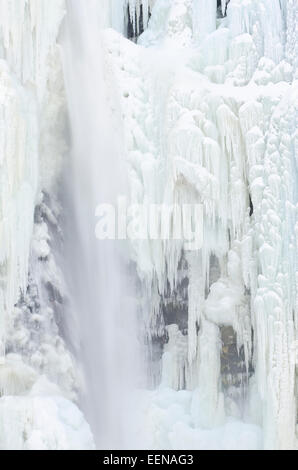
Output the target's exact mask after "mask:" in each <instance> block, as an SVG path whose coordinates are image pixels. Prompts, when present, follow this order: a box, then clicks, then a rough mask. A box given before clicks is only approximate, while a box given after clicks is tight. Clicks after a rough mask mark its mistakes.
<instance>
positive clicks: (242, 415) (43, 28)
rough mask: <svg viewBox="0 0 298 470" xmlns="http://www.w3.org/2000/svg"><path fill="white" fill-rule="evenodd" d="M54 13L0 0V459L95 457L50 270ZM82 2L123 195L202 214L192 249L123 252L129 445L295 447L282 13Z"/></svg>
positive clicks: (291, 213) (259, 2)
mask: <svg viewBox="0 0 298 470" xmlns="http://www.w3.org/2000/svg"><path fill="white" fill-rule="evenodd" d="M75 1H76V2H81V1H84V0H75ZM70 3H71V2H65V1H64V0H51V1H47V0H0V59H1V60H0V107H1V114H0V119H1V125H0V135H1V139H0V142H1V152H0V178H1V181H0V183H1V184H0V240H1V243H0V362H1V365H0V397H1V398H0V448H3V449H11V448H17V449H32V448H38V449H39V448H41V449H45V448H50V449H56V448H57V449H66V448H93V446H94V443H93V438H92V435H91V433H90V429H89V426H88V424H87V423H86V421H85V419H84V418H83V416H82V414H81V412H80V411H79V410H78V407H77V404H76V403H77V396H78V395H77V392H78V390H79V389H80V388H81V387H82V385H81V377H80V372H81V371H80V367H77V366H76V365H75V364H74V360H73V356H72V353H71V352H70V346H69V343H70V342H68V339H67V333H66V332H65V325H66V324H67V320H66V319H65V316H67V315H68V314H69V292H68V288H67V285H66V279H65V277H67V276H66V275H65V271H64V272H63V269H62V268H61V260H63V257H64V248H63V246H64V245H63V243H64V240H63V235H64V234H63V233H62V232H61V228H62V227H63V224H62V213H63V198H61V184H62V183H61V181H62V179H61V175H62V172H63V171H64V172H65V165H67V162H68V158H69V155H68V145H69V136H68V127H67V109H68V112H69V114H70V115H71V109H73V108H72V106H75V105H76V104H78V102H76V100H75V99H74V97H73V95H71V93H70V94H69V89H68V93H67V95H66V92H65V83H67V79H68V78H69V77H67V74H65V69H64V76H63V67H62V59H61V58H62V57H63V54H60V52H61V47H63V46H61V44H60V43H59V38H60V31H61V24H62V20H63V17H64V16H65V14H66V15H69V14H70V10H69V4H70ZM91 4H92V8H94V9H95V10H94V11H97V13H98V22H99V23H100V26H99V27H100V28H101V31H100V37H99V36H96V37H98V38H99V42H98V43H100V47H99V46H98V49H100V55H101V63H102V64H104V65H102V67H104V71H102V70H101V71H100V75H101V74H102V73H103V75H104V77H105V78H103V82H102V83H104V80H106V82H107V83H108V85H107V84H105V85H104V86H107V88H108V89H109V101H108V103H109V106H110V107H111V110H112V115H116V117H117V121H116V122H117V126H118V129H117V131H118V132H119V135H121V136H122V137H123V138H122V137H121V139H122V140H121V139H120V138H119V146H121V154H122V155H123V160H125V162H126V165H127V173H128V186H129V191H130V200H131V202H132V203H137V204H170V205H174V204H198V203H200V204H202V205H203V210H204V242H203V247H202V249H200V250H188V249H187V246H185V245H184V243H183V242H182V241H180V240H171V241H169V240H154V241H152V240H135V241H134V242H133V243H132V245H131V252H130V262H131V266H133V267H134V268H135V269H136V271H137V277H138V289H139V293H140V295H138V299H137V303H138V311H139V313H140V315H139V317H140V337H141V338H142V341H144V343H145V344H146V357H147V361H148V371H149V382H150V384H151V385H154V387H155V389H154V390H150V391H148V390H147V391H143V392H140V396H141V398H140V400H139V401H137V400H136V402H135V403H136V407H137V403H138V404H139V409H138V413H139V415H140V416H139V419H140V421H141V423H142V426H141V427H142V428H144V429H145V431H142V433H141V434H140V435H142V437H143V441H142V442H141V443H140V444H139V445H140V446H141V447H144V446H147V447H148V448H173V449H178V448H179V449H180V448H181V449H182V448H183V449H184V448H185V449H187V448H198V449H209V448H210V449H215V448H219V449H227V448H228V449H234V448H235V449H237V448H241V449H243V448H257V449H260V448H265V449H293V448H297V370H296V369H297V365H296V364H297V356H298V353H297V341H298V338H297V328H298V327H297V260H298V257H297V248H298V246H297V235H298V222H297V210H298V206H297V182H298V177H297V130H296V129H297V105H298V86H297V80H298V76H297V61H298V51H297V28H298V25H297V15H298V6H297V2H296V1H295V0H229V1H227V0H221V2H220V1H216V0H155V1H153V0H92V1H91V0H90V5H89V7H90V8H91ZM89 13H90V12H89ZM92 24H93V23H92ZM93 27H94V24H93ZM86 29H88V28H87V27H86ZM86 34H87V31H86ZM97 34H98V32H97ZM89 38H90V36H89ZM96 49H97V48H96V47H95V45H94V48H93V47H92V52H93V53H94V54H96ZM90 53H91V51H90ZM64 54H65V51H64ZM97 60H99V59H97ZM94 63H95V64H96V67H98V66H99V65H98V62H97V61H94ZM89 65H90V63H89ZM96 70H97V69H96ZM88 72H89V73H92V68H90V70H88ZM97 72H98V71H97ZM85 73H87V70H85ZM105 74H106V75H105ZM87 78H88V77H85V79H86V80H87ZM93 78H94V77H93ZM86 83H87V82H86V81H82V88H83V85H84V84H85V89H86ZM90 83H92V87H96V84H95V83H94V80H93V81H92V80H91V81H90ZM66 88H67V87H66ZM94 89H95V88H94ZM89 98H90V97H89ZM90 102H91V101H90ZM79 106H80V105H79ZM90 107H91V106H90ZM80 109H82V108H80ZM97 113H98V114H96V113H95V115H96V116H97V118H98V122H100V123H101V129H98V133H99V134H98V135H99V136H100V131H102V133H104V131H103V129H106V128H107V126H108V125H107V124H106V123H105V122H104V119H103V113H101V112H100V111H99V110H97ZM86 115H87V114H86ZM88 119H90V118H89V117H88V116H87V119H86V122H85V123H84V126H85V127H84V126H83V128H84V129H87V126H88V122H90V121H88ZM70 121H71V119H70ZM91 125H92V126H94V123H93V124H92V123H91ZM99 127H100V126H99ZM86 132H87V131H86ZM95 134H96V132H95ZM93 135H94V134H93ZM109 135H111V134H109ZM113 135H115V134H113ZM105 138H106V137H105ZM99 140H100V139H99ZM101 145H102V144H101ZM88 148H89V150H90V149H92V146H91V145H90V146H89V147H88ZM102 149H104V147H103V146H102V147H101V150H102ZM93 150H94V149H93ZM91 154H92V152H91ZM101 157H102V156H101ZM94 158H96V157H94ZM91 163H92V162H91ZM81 165H82V162H81ZM95 167H96V166H94V168H95ZM104 167H105V165H104V164H103V172H104ZM90 168H92V166H90ZM97 169H98V167H97ZM82 170H84V168H83V166H82ZM103 174H104V173H103ZM82 175H83V173H82ZM85 176H86V175H85ZM85 176H84V177H85ZM86 177H88V175H87V176H86ZM82 178H83V176H82ZM92 178H93V179H94V178H95V174H94V175H92ZM111 180H112V178H111V179H110V181H111ZM101 181H103V180H102V176H101ZM103 182H104V181H103ZM114 184H115V181H114ZM77 187H79V186H77ZM62 192H63V188H62ZM79 196H80V195H79V194H77V195H76V201H77V200H78V199H79ZM97 202H99V201H97ZM93 203H94V201H93V200H91V205H92V204H93ZM89 209H90V211H93V209H94V208H93V207H89ZM173 220H175V219H174V214H173ZM174 225H175V224H174ZM94 226H95V220H94ZM92 235H93V236H94V234H92ZM78 261H79V258H77V262H78ZM62 264H63V263H62ZM134 268H133V269H134ZM92 285H93V284H92ZM90 298H92V299H93V296H92V297H90ZM82 324H83V323H82ZM112 324H113V323H110V322H109V325H110V326H109V328H110V327H111V325H112ZM85 326H86V329H87V326H88V325H85ZM107 327H108V326H107ZM86 331H87V330H86ZM82 334H83V333H82ZM97 337H100V336H97V335H96V331H94V333H93V335H92V338H93V340H92V341H93V342H95V341H96V338H97ZM107 337H109V338H110V336H109V335H107ZM72 339H73V342H74V343H75V342H76V340H78V342H79V341H80V339H81V340H82V336H81V338H80V329H78V338H76V339H74V338H72ZM121 344H122V343H121ZM92 346H93V344H92V345H90V349H92ZM110 359H111V360H110V362H109V364H110V366H111V367H114V365H113V364H114V363H113V358H112V357H111V358H110ZM82 362H84V361H82ZM115 370H116V369H115ZM113 373H114V372H113ZM99 386H100V384H99ZM113 397H116V395H114V394H113ZM20 416H21V419H20Z"/></svg>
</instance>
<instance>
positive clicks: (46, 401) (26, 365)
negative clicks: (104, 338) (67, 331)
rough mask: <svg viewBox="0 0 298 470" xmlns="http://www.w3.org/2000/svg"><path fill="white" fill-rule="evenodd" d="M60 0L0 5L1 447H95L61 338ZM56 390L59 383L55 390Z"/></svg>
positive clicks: (62, 120) (62, 106)
mask: <svg viewBox="0 0 298 470" xmlns="http://www.w3.org/2000/svg"><path fill="white" fill-rule="evenodd" d="M64 7H65V4H64V0H52V1H51V2H48V1H47V0H1V1H0V120H1V123H0V127H1V138H0V145H1V150H0V397H1V398H0V423H1V424H0V448H1V449H68V448H74V449H75V448H92V447H93V439H92V436H91V433H90V430H89V427H88V425H87V424H86V422H85V421H84V419H83V416H82V414H81V412H80V411H79V410H78V408H77V407H76V405H75V404H74V403H73V402H72V401H71V400H73V401H74V400H75V399H76V389H77V387H78V377H77V371H76V370H75V367H74V364H73V359H72V357H71V355H70V353H69V352H68V351H67V349H66V347H65V344H64V341H63V339H62V336H61V335H62V331H61V325H60V324H61V315H62V310H63V304H64V302H65V299H66V289H65V286H64V283H63V280H62V278H61V273H60V271H59V268H58V259H57V255H58V253H59V249H60V250H61V248H59V247H60V246H61V243H62V234H61V233H60V232H61V231H60V232H59V230H60V229H59V224H60V221H59V220H60V208H59V204H58V202H57V195H58V194H57V187H58V186H57V185H58V181H59V175H60V169H61V162H62V159H63V157H64V154H65V150H66V144H65V115H66V105H65V98H64V89H63V88H64V87H63V76H62V72H61V71H62V67H61V60H60V54H59V48H58V45H57V37H58V34H59V29H60V25H61V21H62V19H63V16H64V13H65V8H64ZM54 384H55V385H54Z"/></svg>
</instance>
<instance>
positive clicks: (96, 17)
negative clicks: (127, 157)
mask: <svg viewBox="0 0 298 470" xmlns="http://www.w3.org/2000/svg"><path fill="white" fill-rule="evenodd" d="M100 15H101V10H100V8H99V2H97V1H96V0H89V1H88V2H82V1H79V2H78V1H77V0H69V1H68V2H67V18H66V25H65V34H64V40H63V57H64V76H65V86H66V93H67V99H68V109H69V120H70V133H71V157H70V161H69V165H67V166H66V168H65V182H66V183H65V185H66V187H67V194H68V198H66V199H67V200H66V201H65V211H66V212H67V215H66V224H67V227H68V228H67V229H66V232H67V238H66V247H67V250H66V251H67V254H66V260H67V263H66V266H67V278H68V279H69V280H70V292H71V297H72V302H71V310H72V311H73V312H75V313H74V318H73V321H72V322H70V323H71V324H68V331H69V336H70V337H71V338H72V339H73V338H76V344H75V345H74V347H75V349H76V354H77V357H78V360H79V361H80V363H81V368H82V371H83V380H84V382H85V387H84V394H83V396H82V397H81V406H82V408H83V410H84V411H85V414H86V417H87V420H88V421H89V423H90V425H91V428H92V430H93V433H94V435H95V439H96V442H97V445H98V446H99V447H106V448H109V447H111V448H122V447H123V446H124V445H125V444H126V446H127V445H129V444H128V443H127V440H129V432H128V431H127V429H125V432H124V428H123V426H124V422H125V420H127V418H128V416H126V410H127V408H128V401H127V400H128V397H129V396H130V395H131V393H129V391H130V387H131V386H132V379H133V377H132V372H131V371H133V370H134V369H135V368H134V364H135V360H134V359H133V358H134V357H135V350H134V346H133V345H134V343H135V330H134V319H133V311H132V307H126V305H128V302H127V297H128V291H129V287H128V282H127V279H126V268H125V263H124V261H123V252H124V251H125V248H123V247H120V246H119V243H120V242H116V241H113V240H105V241H99V240H97V239H96V237H95V222H96V219H95V212H96V207H97V205H98V204H100V203H110V204H115V203H116V199H117V196H118V195H120V194H124V193H123V192H124V191H125V185H124V184H123V181H124V179H125V178H123V174H124V173H123V169H122V164H121V161H120V158H119V157H120V155H121V150H122V149H121V144H122V142H121V133H120V132H117V130H116V128H115V119H114V117H113V116H112V115H111V104H110V103H108V99H109V100H110V101H111V102H113V103H114V104H115V103H116V100H115V97H114V96H113V93H114V91H113V89H111V88H109V83H111V77H110V76H105V73H106V56H105V55H106V51H105V47H104V44H103V41H102V36H101V21H100V19H101V16H100ZM116 106H117V103H116V104H115V107H116ZM114 113H115V114H117V110H115V111H114Z"/></svg>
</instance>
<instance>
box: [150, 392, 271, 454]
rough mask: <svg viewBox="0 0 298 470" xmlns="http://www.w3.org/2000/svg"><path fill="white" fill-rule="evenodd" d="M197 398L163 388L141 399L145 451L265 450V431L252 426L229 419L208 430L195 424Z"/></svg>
mask: <svg viewBox="0 0 298 470" xmlns="http://www.w3.org/2000/svg"><path fill="white" fill-rule="evenodd" d="M193 401H194V395H193V394H192V393H191V392H189V391H186V390H180V391H178V392H177V391H175V390H173V389H171V388H166V387H163V388H160V389H158V390H156V391H154V392H144V395H143V396H142V413H143V414H142V423H143V429H142V439H143V441H142V442H143V443H145V446H144V448H146V449H154V450H158V449H168V450H171V449H173V450H254V449H262V430H261V428H260V427H259V426H257V425H254V424H252V423H249V422H247V423H243V422H241V421H239V420H237V419H235V418H232V417H230V418H227V420H226V422H225V423H223V424H222V425H220V426H218V427H216V428H213V429H206V428H204V427H198V426H196V425H195V423H194V422H193V412H192V407H193Z"/></svg>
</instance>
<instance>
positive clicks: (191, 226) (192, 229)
mask: <svg viewBox="0 0 298 470" xmlns="http://www.w3.org/2000/svg"><path fill="white" fill-rule="evenodd" d="M95 215H96V217H97V218H98V222H97V224H96V228H95V235H96V237H97V239H99V240H180V241H182V242H183V244H184V249H185V250H199V249H200V248H202V245H203V232H204V231H203V219H204V218H203V206H202V204H181V205H180V204H128V202H127V198H126V197H125V196H121V197H119V198H118V200H117V203H116V204H115V205H113V204H99V205H98V206H97V208H96V212H95Z"/></svg>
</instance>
